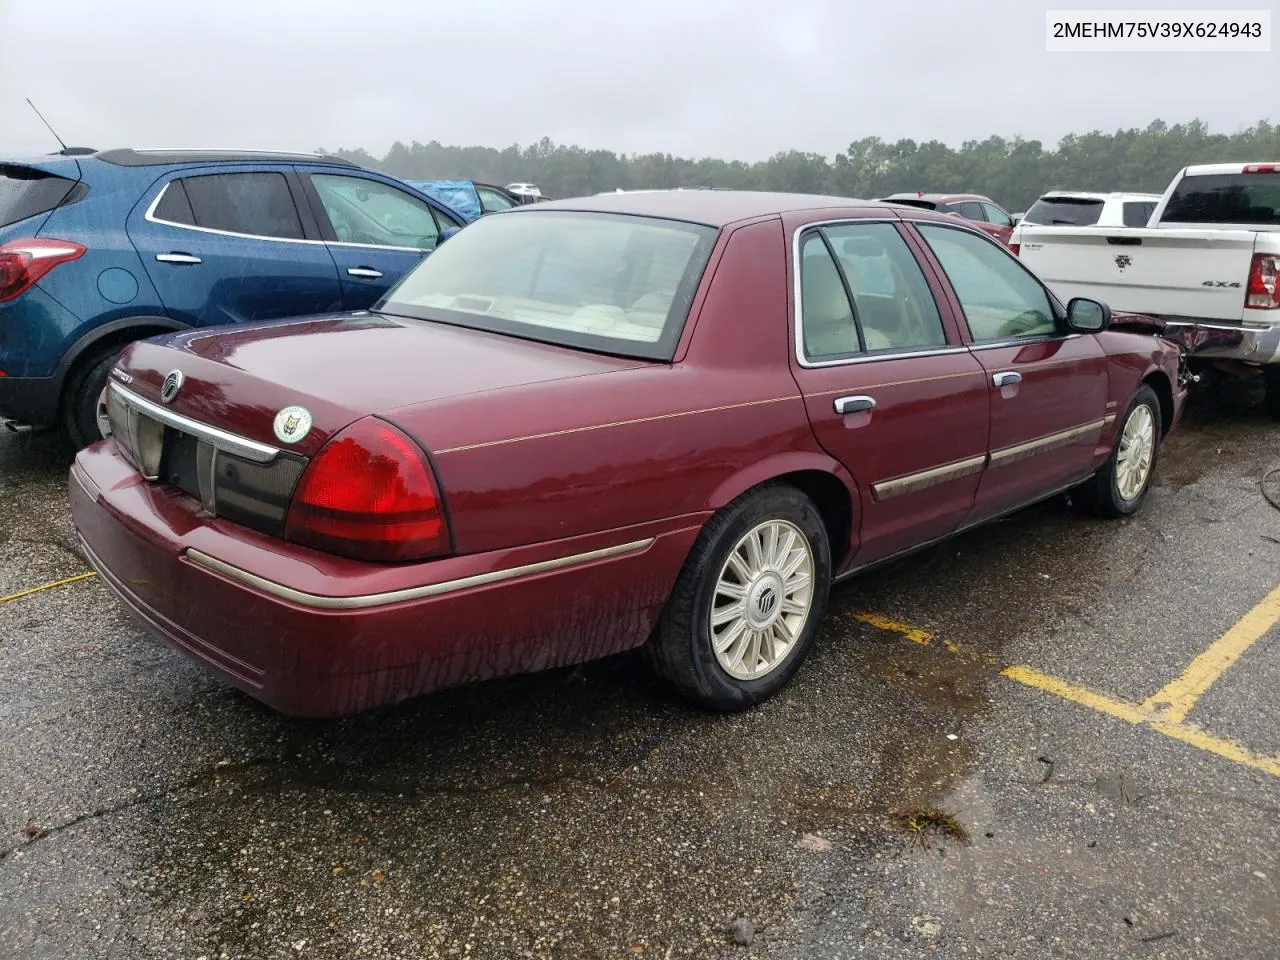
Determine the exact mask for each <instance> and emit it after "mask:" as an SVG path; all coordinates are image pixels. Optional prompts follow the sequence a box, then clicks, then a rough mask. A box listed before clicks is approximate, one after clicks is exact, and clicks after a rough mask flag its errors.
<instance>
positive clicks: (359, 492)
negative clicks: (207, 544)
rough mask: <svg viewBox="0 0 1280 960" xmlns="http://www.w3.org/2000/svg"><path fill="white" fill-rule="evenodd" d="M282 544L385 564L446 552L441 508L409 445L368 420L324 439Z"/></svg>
mask: <svg viewBox="0 0 1280 960" xmlns="http://www.w3.org/2000/svg"><path fill="white" fill-rule="evenodd" d="M284 536H285V539H286V540H291V541H292V542H294V543H300V544H303V545H304V546H308V547H315V548H316V549H317V550H325V551H327V552H329V553H336V554H340V555H341V556H344V557H352V558H354V559H356V560H368V561H370V562H375V563H392V562H395V561H400V560H422V559H425V558H427V557H431V556H437V555H439V554H442V553H445V552H447V551H448V549H449V531H448V529H447V528H446V526H445V520H444V505H443V504H442V503H441V500H440V492H439V491H438V490H437V489H436V484H435V480H434V479H433V477H432V475H431V467H430V466H429V465H428V464H427V461H426V457H425V456H424V455H423V453H422V451H421V450H419V449H418V447H417V445H416V444H415V443H414V442H413V441H412V440H410V439H409V438H408V437H406V436H405V435H404V434H403V433H401V432H400V431H399V430H397V429H396V428H395V427H393V426H391V425H390V424H389V423H386V422H384V421H382V420H379V419H377V418H376V417H366V418H365V419H363V420H359V421H357V422H356V423H354V424H352V425H351V426H350V427H348V428H347V429H346V430H343V431H342V432H341V433H339V434H338V435H337V436H335V437H334V438H333V439H332V440H330V441H329V442H328V443H327V444H325V446H324V447H323V448H322V449H321V450H320V452H319V453H318V454H317V455H316V457H315V459H314V460H312V461H311V463H310V465H309V466H308V467H307V469H306V472H305V473H303V475H302V479H301V480H299V481H298V489H297V491H296V492H295V493H294V495H293V502H292V503H291V504H290V505H289V516H288V519H287V520H286V521H285V530H284Z"/></svg>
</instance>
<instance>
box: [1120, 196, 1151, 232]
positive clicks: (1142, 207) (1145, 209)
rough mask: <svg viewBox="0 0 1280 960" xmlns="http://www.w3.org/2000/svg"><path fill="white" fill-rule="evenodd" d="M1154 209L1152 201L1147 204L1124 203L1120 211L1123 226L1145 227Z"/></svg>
mask: <svg viewBox="0 0 1280 960" xmlns="http://www.w3.org/2000/svg"><path fill="white" fill-rule="evenodd" d="M1155 209H1156V204H1155V201H1154V200H1152V201H1147V202H1143V201H1137V200H1130V201H1128V202H1126V203H1125V205H1124V208H1123V210H1122V211H1121V216H1123V217H1124V225H1125V226H1126V227H1145V226H1146V225H1147V221H1148V220H1150V219H1151V214H1152V213H1154V212H1155Z"/></svg>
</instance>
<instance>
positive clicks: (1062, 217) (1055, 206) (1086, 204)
mask: <svg viewBox="0 0 1280 960" xmlns="http://www.w3.org/2000/svg"><path fill="white" fill-rule="evenodd" d="M1101 215H1102V201H1101V200H1093V199H1089V198H1086V197H1041V198H1040V199H1039V200H1037V201H1036V202H1035V203H1033V204H1032V205H1031V209H1030V210H1028V211H1027V215H1026V216H1025V217H1023V218H1022V220H1023V222H1024V223H1033V224H1034V223H1038V224H1040V225H1041V226H1048V227H1052V226H1070V227H1090V226H1093V225H1094V224H1095V223H1097V222H1098V217H1100V216H1101Z"/></svg>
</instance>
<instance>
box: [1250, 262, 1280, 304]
mask: <svg viewBox="0 0 1280 960" xmlns="http://www.w3.org/2000/svg"><path fill="white" fill-rule="evenodd" d="M1244 305H1245V307H1246V308H1248V309H1250V310H1280V257H1278V256H1272V255H1271V254H1266V253H1255V254H1254V255H1253V262H1252V263H1251V264H1249V283H1248V285H1247V286H1246V288H1245V295H1244Z"/></svg>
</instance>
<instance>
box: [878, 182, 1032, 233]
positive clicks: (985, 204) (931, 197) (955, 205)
mask: <svg viewBox="0 0 1280 960" xmlns="http://www.w3.org/2000/svg"><path fill="white" fill-rule="evenodd" d="M883 202H884V203H902V204H907V205H909V206H912V207H919V208H920V209H922V210H936V211H937V212H938V213H951V214H954V215H956V216H958V217H963V218H964V219H966V220H968V221H970V222H971V223H973V225H974V226H976V227H977V228H978V229H979V230H981V231H982V232H983V233H988V234H990V235H991V236H993V237H995V238H996V239H997V240H999V241H1000V242H1001V243H1003V244H1005V245H1006V246H1007V245H1008V243H1009V239H1010V238H1011V237H1012V236H1013V217H1012V216H1010V215H1009V212H1008V211H1007V210H1005V209H1004V207H1002V206H1000V204H998V203H996V202H995V201H994V200H992V199H991V198H990V197H984V196H981V195H979V194H976V193H895V194H893V195H892V196H888V197H885V198H884V200H883Z"/></svg>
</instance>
